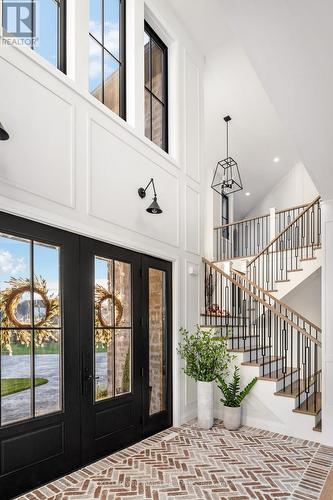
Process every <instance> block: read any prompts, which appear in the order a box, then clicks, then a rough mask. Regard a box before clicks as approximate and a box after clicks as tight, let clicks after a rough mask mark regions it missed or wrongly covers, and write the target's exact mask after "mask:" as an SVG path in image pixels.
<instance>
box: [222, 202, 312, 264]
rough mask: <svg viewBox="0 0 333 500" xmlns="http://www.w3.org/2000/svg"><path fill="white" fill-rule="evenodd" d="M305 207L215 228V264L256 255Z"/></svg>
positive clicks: (300, 206)
mask: <svg viewBox="0 0 333 500" xmlns="http://www.w3.org/2000/svg"><path fill="white" fill-rule="evenodd" d="M306 207H307V204H306V205H299V206H296V207H292V208H287V209H285V210H279V211H275V210H274V209H272V210H271V213H270V214H266V215H262V216H260V217H253V218H249V219H244V220H241V221H238V222H232V223H231V224H226V225H224V226H217V227H215V228H214V260H215V261H222V260H229V259H235V258H241V257H254V256H255V255H258V254H259V253H260V252H261V251H262V250H263V249H264V248H266V246H267V245H268V244H269V242H270V241H271V240H272V239H273V238H274V237H275V235H276V234H278V233H280V232H281V231H282V230H283V229H285V228H286V227H287V226H288V225H289V224H290V223H291V222H292V221H293V220H294V219H296V217H298V215H300V213H302V212H303V210H304V209H305V208H306Z"/></svg>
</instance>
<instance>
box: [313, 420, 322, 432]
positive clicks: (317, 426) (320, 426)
mask: <svg viewBox="0 0 333 500" xmlns="http://www.w3.org/2000/svg"><path fill="white" fill-rule="evenodd" d="M313 430H314V431H316V432H321V430H322V425H321V420H319V422H318V423H317V424H316V425H315V426H314V428H313Z"/></svg>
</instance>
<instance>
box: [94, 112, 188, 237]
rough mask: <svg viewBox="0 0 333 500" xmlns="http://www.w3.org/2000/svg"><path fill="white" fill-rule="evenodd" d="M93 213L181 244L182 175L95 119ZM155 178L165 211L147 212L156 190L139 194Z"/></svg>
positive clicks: (137, 230) (111, 221)
mask: <svg viewBox="0 0 333 500" xmlns="http://www.w3.org/2000/svg"><path fill="white" fill-rule="evenodd" d="M89 141H90V158H89V160H88V161H89V167H88V168H89V186H88V192H89V213H90V214H91V215H93V216H95V217H98V218H100V219H103V220H105V221H107V222H110V223H112V224H115V225H118V226H121V227H123V228H126V229H130V230H132V231H136V232H138V233H140V234H144V235H146V236H150V237H151V238H154V239H157V240H159V241H163V242H165V243H168V244H170V245H173V246H178V245H179V234H178V233H179V230H178V219H179V217H178V215H179V214H178V206H179V202H178V198H179V195H178V179H177V178H176V177H175V176H174V175H172V174H171V173H168V172H166V171H165V170H164V169H163V168H161V167H160V166H159V165H156V164H155V163H154V162H153V161H152V160H150V159H148V158H147V157H145V156H144V155H141V154H138V152H137V150H135V149H134V148H133V147H131V146H130V145H129V144H127V143H125V142H123V141H122V140H121V139H119V138H118V137H117V136H116V135H114V134H112V133H111V132H110V131H109V130H107V129H106V128H104V127H102V126H101V125H100V124H98V123H96V122H95V121H91V124H90V138H89ZM150 178H154V182H155V186H156V189H157V194H158V202H159V204H160V206H161V208H162V210H163V214H162V215H160V216H158V217H156V216H153V215H151V214H148V213H147V212H146V208H147V207H148V206H149V205H150V204H151V202H152V198H153V191H152V188H151V187H150V188H149V190H148V191H147V197H146V198H145V199H144V200H142V199H140V198H139V196H138V193H137V191H138V189H139V187H141V186H142V187H146V185H147V184H148V182H149V181H150Z"/></svg>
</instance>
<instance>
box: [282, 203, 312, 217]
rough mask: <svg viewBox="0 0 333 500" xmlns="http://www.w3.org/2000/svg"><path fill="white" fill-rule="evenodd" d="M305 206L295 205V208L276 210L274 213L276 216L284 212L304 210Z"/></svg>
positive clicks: (305, 204) (304, 204)
mask: <svg viewBox="0 0 333 500" xmlns="http://www.w3.org/2000/svg"><path fill="white" fill-rule="evenodd" d="M307 206H308V203H303V204H302V205H296V206H295V207H291V208H284V209H283V210H277V211H276V212H275V213H276V215H278V214H283V213H284V212H291V211H292V210H297V209H300V208H305V207H307Z"/></svg>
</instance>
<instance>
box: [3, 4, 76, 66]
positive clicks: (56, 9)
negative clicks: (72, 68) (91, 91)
mask: <svg viewBox="0 0 333 500" xmlns="http://www.w3.org/2000/svg"><path fill="white" fill-rule="evenodd" d="M22 7H24V9H22ZM22 17H23V18H22ZM21 18H22V19H21ZM2 24H3V28H4V36H5V37H6V38H7V39H8V40H10V39H11V38H13V37H14V38H15V39H16V44H18V45H21V46H24V47H31V48H32V49H33V50H34V51H36V52H38V54H40V55H41V56H42V57H44V59H46V60H47V61H49V62H50V63H51V64H53V65H54V66H55V67H56V68H58V69H59V70H60V71H62V72H63V73H66V0H25V1H24V3H22V2H13V0H2Z"/></svg>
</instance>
